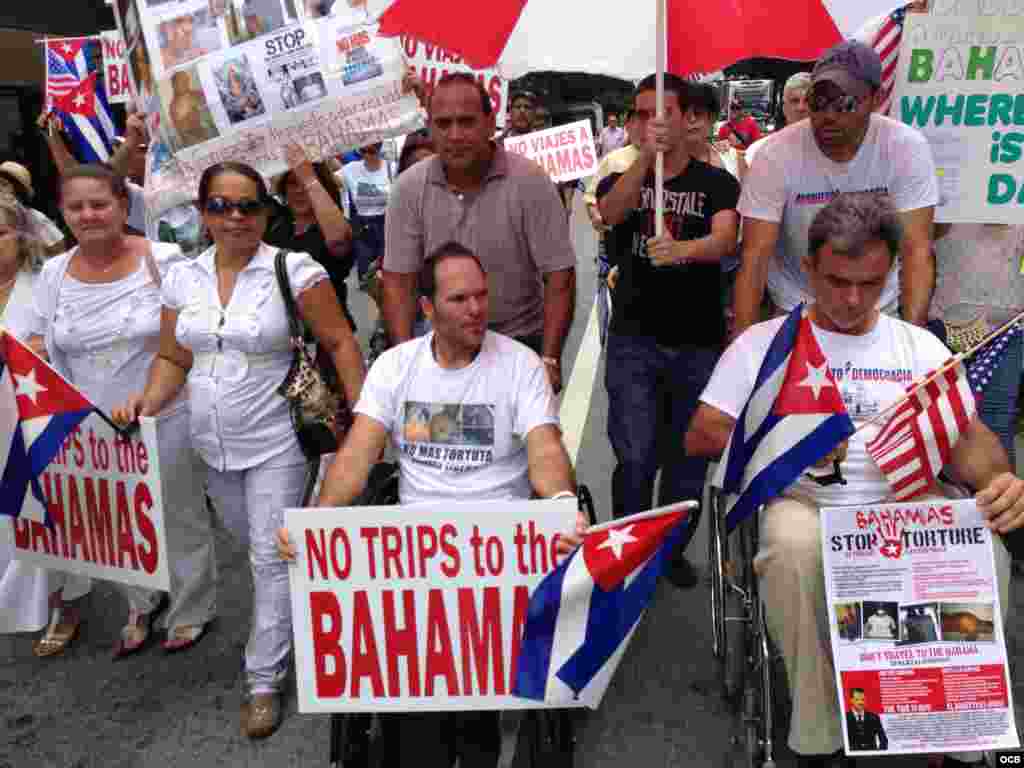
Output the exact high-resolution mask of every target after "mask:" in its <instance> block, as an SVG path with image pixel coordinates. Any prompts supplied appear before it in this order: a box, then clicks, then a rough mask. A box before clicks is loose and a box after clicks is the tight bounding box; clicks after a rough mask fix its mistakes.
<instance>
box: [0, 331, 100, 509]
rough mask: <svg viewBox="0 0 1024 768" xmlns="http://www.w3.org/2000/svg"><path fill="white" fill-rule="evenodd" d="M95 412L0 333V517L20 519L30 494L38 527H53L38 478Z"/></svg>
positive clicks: (58, 377)
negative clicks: (6, 516)
mask: <svg viewBox="0 0 1024 768" xmlns="http://www.w3.org/2000/svg"><path fill="white" fill-rule="evenodd" d="M94 410H96V409H95V407H94V406H93V404H92V403H90V402H89V401H88V400H86V399H85V397H84V396H83V395H82V394H81V393H80V392H79V391H78V390H77V389H75V388H74V387H73V386H71V384H69V383H68V382H66V381H65V380H64V379H63V378H62V377H61V375H60V374H59V373H57V372H56V371H55V370H53V368H51V367H50V366H49V365H47V363H46V362H45V361H43V360H42V359H41V358H40V357H38V356H37V355H36V354H35V353H34V352H33V351H32V350H31V349H29V348H28V347H27V346H25V345H24V344H22V343H21V342H20V341H18V339H16V338H15V337H14V336H13V335H11V334H10V333H9V332H8V331H6V330H3V329H0V467H3V475H0V514H2V515H9V516H10V517H18V516H20V515H21V513H22V509H23V508H24V507H25V506H26V505H25V498H26V496H28V492H29V490H31V491H32V495H31V497H30V498H34V499H35V500H36V501H38V502H39V506H38V507H37V509H39V508H41V509H42V513H41V514H40V518H41V520H40V522H45V523H46V525H47V526H52V524H53V522H52V520H51V519H50V516H49V513H48V511H47V509H48V508H47V506H46V499H45V497H44V495H43V491H42V487H41V486H40V483H39V476H40V475H41V474H42V473H43V471H44V470H45V469H46V467H47V466H48V465H49V464H50V462H51V461H53V458H54V457H55V456H56V455H57V452H58V451H59V450H60V448H61V446H62V445H63V444H64V440H65V439H66V438H67V437H68V435H70V434H71V433H72V432H74V430H75V428H76V427H77V426H78V425H79V424H80V423H81V422H82V421H83V420H84V419H85V418H86V417H88V416H89V414H90V413H92V412H93V411H94ZM31 506H35V505H31Z"/></svg>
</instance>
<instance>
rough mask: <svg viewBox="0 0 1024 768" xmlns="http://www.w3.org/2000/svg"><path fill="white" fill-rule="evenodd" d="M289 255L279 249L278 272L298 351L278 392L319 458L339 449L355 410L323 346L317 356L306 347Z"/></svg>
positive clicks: (303, 441) (302, 442)
mask: <svg viewBox="0 0 1024 768" xmlns="http://www.w3.org/2000/svg"><path fill="white" fill-rule="evenodd" d="M287 255H288V251H285V250H283V249H282V250H280V251H278V252H277V256H276V258H275V259H274V272H275V273H276V275H277V286H278V288H279V289H280V291H281V298H282V299H284V306H285V312H286V314H287V315H288V327H289V330H290V334H291V344H292V349H293V350H294V351H293V356H292V365H291V368H289V369H288V374H287V375H286V376H285V377H284V381H282V382H281V385H280V386H279V387H278V388H277V392H278V394H280V395H282V396H283V397H284V398H285V399H286V400H287V401H288V402H289V404H290V405H291V413H292V424H293V425H294V427H295V435H296V437H297V438H298V440H299V446H300V447H301V448H302V452H303V453H304V454H305V455H306V458H308V459H317V458H319V457H320V456H322V455H323V454H325V453H333V452H334V451H337V450H338V445H339V444H340V441H341V438H343V437H344V435H345V433H346V432H348V429H349V427H350V426H351V424H352V411H351V407H350V405H349V402H348V400H347V399H346V397H345V395H344V394H343V390H342V388H341V387H340V386H339V385H340V382H339V381H338V376H337V373H336V372H335V370H334V365H333V364H332V363H331V361H330V360H329V359H327V357H326V355H324V354H322V353H321V352H320V350H319V347H318V350H317V355H316V357H315V358H314V357H313V355H311V354H310V353H309V349H308V348H307V347H306V342H305V339H304V333H303V323H302V320H301V318H300V317H299V309H298V306H297V305H296V304H295V297H294V296H292V289H291V284H290V283H289V281H288V271H287V269H286V268H285V258H286V257H287Z"/></svg>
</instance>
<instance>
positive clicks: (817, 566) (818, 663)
mask: <svg viewBox="0 0 1024 768" xmlns="http://www.w3.org/2000/svg"><path fill="white" fill-rule="evenodd" d="M993 551H994V553H995V566H996V578H997V580H998V582H999V599H1000V602H1001V603H1002V609H1003V624H1004V626H1005V623H1006V615H1007V611H1008V607H1009V604H1010V603H1009V591H1010V554H1009V553H1008V552H1007V551H1006V547H1005V546H1004V545H1003V543H1002V540H1001V539H999V538H998V537H996V539H995V546H994V547H993ZM754 570H755V571H756V572H757V575H758V578H759V580H760V586H761V597H762V599H763V600H764V605H765V614H766V616H765V618H766V620H767V623H768V631H769V633H770V634H771V637H772V639H773V640H774V641H775V644H776V645H777V646H778V649H779V651H780V652H781V654H782V657H783V659H784V660H785V664H786V678H787V680H788V683H789V693H790V697H791V698H792V700H793V717H792V722H791V723H790V727H789V746H790V748H791V749H792V750H793V751H794V752H797V753H799V754H802V755H820V754H827V753H832V752H835V751H836V750H837V749H840V748H842V746H843V733H842V714H841V713H840V711H839V701H838V698H837V693H836V675H835V668H834V666H833V661H832V643H831V638H830V634H829V616H828V604H827V602H826V599H825V571H824V566H823V564H822V556H821V523H820V520H819V517H818V510H817V508H816V507H813V506H810V505H808V504H806V503H804V502H802V501H797V500H796V499H777V500H776V501H774V502H772V503H771V504H769V505H768V507H767V508H766V509H765V510H764V512H762V514H761V530H760V546H759V548H758V552H757V556H756V557H755V558H754Z"/></svg>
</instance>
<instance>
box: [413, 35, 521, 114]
mask: <svg viewBox="0 0 1024 768" xmlns="http://www.w3.org/2000/svg"><path fill="white" fill-rule="evenodd" d="M400 39H401V41H402V50H403V51H404V52H405V55H406V57H407V58H408V60H409V65H410V66H412V67H414V68H415V70H416V74H417V75H418V76H419V78H420V80H422V81H423V85H424V86H425V87H426V89H427V93H428V94H429V93H430V92H431V91H432V90H433V88H434V86H435V85H436V84H437V81H438V80H440V79H441V78H442V77H444V76H445V75H447V74H449V73H451V72H466V73H469V74H471V75H474V76H475V77H476V79H477V80H479V81H480V85H482V86H483V87H484V90H486V91H487V93H488V95H489V96H490V97H491V103H492V104H494V116H495V118H497V125H498V127H499V128H504V126H505V118H506V115H507V113H508V80H506V79H505V78H504V77H502V76H501V74H500V73H499V72H498V70H497V69H473V68H472V67H470V66H469V65H468V64H466V63H465V62H463V61H462V57H461V56H459V54H457V53H452V52H451V51H447V50H445V49H444V48H441V47H439V46H436V45H433V44H431V43H424V42H422V41H420V40H417V39H416V38H414V37H406V36H405V35H402V36H401V38H400ZM428 98H429V96H428Z"/></svg>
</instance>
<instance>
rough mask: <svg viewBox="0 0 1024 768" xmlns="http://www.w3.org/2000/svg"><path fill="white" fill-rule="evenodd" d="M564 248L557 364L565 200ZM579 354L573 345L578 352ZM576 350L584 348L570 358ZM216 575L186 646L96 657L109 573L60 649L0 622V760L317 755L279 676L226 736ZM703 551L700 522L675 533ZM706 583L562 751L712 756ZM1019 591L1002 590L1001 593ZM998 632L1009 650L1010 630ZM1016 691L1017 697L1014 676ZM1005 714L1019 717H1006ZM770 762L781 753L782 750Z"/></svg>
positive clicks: (606, 477)
mask: <svg viewBox="0 0 1024 768" xmlns="http://www.w3.org/2000/svg"><path fill="white" fill-rule="evenodd" d="M572 224H573V233H574V240H575V244H576V249H577V255H578V283H577V305H576V320H575V323H574V325H573V330H572V335H571V337H570V341H569V344H568V347H567V350H566V356H565V377H566V379H567V380H568V378H569V372H570V371H571V369H572V367H573V365H574V363H575V362H576V358H577V355H578V354H579V352H580V341H581V338H582V337H583V334H584V330H585V327H586V323H587V319H588V316H589V313H590V310H591V306H592V303H593V297H594V293H595V282H596V269H595V265H594V254H595V250H596V243H595V240H594V235H593V232H592V230H591V228H590V226H589V223H588V222H587V220H586V216H585V215H584V214H583V212H582V209H581V207H580V206H579V200H578V198H577V208H576V210H575V211H574V215H573V221H572ZM350 296H351V297H352V310H353V313H354V314H355V316H356V319H357V322H358V323H359V326H360V336H361V339H362V340H363V341H364V342H365V340H366V337H367V335H368V333H369V330H370V328H371V326H372V318H371V310H370V308H369V307H368V305H367V301H366V299H365V297H364V296H363V295H362V294H360V293H359V291H358V290H355V289H354V286H353V290H352V291H351V292H350ZM582 354H583V356H584V357H586V356H587V354H588V353H587V352H586V351H584V352H583V353H582ZM582 362H584V363H589V362H591V361H589V360H585V361H582ZM603 378H604V372H603V365H602V364H600V363H599V364H598V367H597V374H596V379H595V386H594V388H593V392H592V398H591V400H590V407H589V418H588V420H587V422H586V428H585V431H584V433H583V439H582V445H581V450H580V454H579V457H578V461H577V473H578V477H579V479H580V481H581V482H584V483H586V484H587V485H588V486H589V487H590V489H591V491H592V492H593V495H594V498H595V500H596V502H597V508H598V516H599V517H600V518H601V519H607V517H608V516H609V508H610V478H611V472H612V468H613V466H614V460H613V457H612V453H611V449H610V447H609V445H608V439H607V436H606V429H605V422H606V412H607V398H606V395H605V390H604V385H603ZM218 552H219V562H220V572H221V589H220V598H219V603H220V604H219V614H220V615H219V618H218V620H217V621H216V623H215V625H214V627H213V631H212V632H211V633H210V634H209V635H208V636H207V637H206V638H205V639H204V640H203V641H202V642H201V643H200V644H199V645H198V646H197V647H196V648H195V649H193V650H191V651H190V652H188V653H187V654H182V655H177V656H173V655H172V656H168V655H165V654H164V653H163V652H162V651H161V650H160V649H159V647H157V646H153V647H150V648H148V649H147V650H146V651H144V652H143V653H141V654H139V655H137V656H134V657H131V658H128V659H125V660H122V661H119V662H116V663H115V662H113V661H112V660H111V657H110V651H111V647H112V645H113V644H114V641H115V639H116V636H117V633H118V630H119V628H120V626H121V624H122V623H123V621H124V619H125V616H126V612H127V608H126V606H125V605H123V603H122V601H121V599H120V598H119V597H117V596H116V595H115V593H114V592H113V590H112V589H111V588H110V587H109V585H104V584H98V585H96V586H95V587H94V589H93V592H92V594H91V596H90V597H89V598H88V603H87V605H86V607H85V610H84V614H85V616H86V623H85V625H84V626H83V632H82V635H81V637H80V638H79V640H78V642H76V643H75V645H74V646H73V647H72V649H71V650H70V651H69V652H68V653H66V654H65V655H64V656H63V657H59V658H55V659H42V660H40V659H36V658H34V657H33V655H32V653H31V642H32V637H30V636H14V637H12V636H0V768H100V767H101V766H102V768H143V767H146V768H150V767H152V766H162V765H168V766H175V768H188V767H189V766H196V768H213V767H214V766H226V767H230V768H243V767H246V768H249V767H251V766H275V767H278V766H280V767H281V768H284V767H285V766H304V767H305V766H326V765H327V757H328V744H329V742H328V737H329V733H328V718H327V717H323V716H304V715H299V714H298V713H297V712H296V711H295V701H294V692H293V691H294V685H291V687H290V690H291V691H292V693H291V694H290V695H289V698H288V701H287V704H286V719H285V722H284V723H283V725H282V727H281V729H280V730H279V731H278V732H277V733H276V734H275V735H274V736H273V737H271V738H270V739H268V740H266V741H264V742H259V743H254V742H250V741H249V740H248V739H247V738H245V737H244V736H243V735H241V733H240V730H239V706H240V696H241V683H242V670H241V657H242V650H243V647H244V645H245V639H246V634H247V627H248V624H249V611H250V602H251V599H250V596H251V579H250V575H249V567H248V561H247V554H246V552H245V551H243V549H242V548H241V547H240V546H239V545H238V544H237V543H235V542H233V541H231V540H230V539H229V538H227V537H226V536H222V537H220V541H219V542H218ZM690 552H691V556H692V559H693V560H694V562H696V563H697V564H698V565H700V566H703V565H704V564H705V563H706V533H705V532H704V530H703V525H702V530H700V531H698V533H697V535H696V537H695V539H694V543H693V545H692V546H691V548H690ZM709 600H710V592H709V590H708V588H707V587H706V586H705V585H704V584H703V583H702V584H701V585H700V586H698V587H697V588H695V589H692V590H688V591H679V590H677V589H675V588H673V587H671V586H669V585H667V584H663V585H662V586H661V587H660V589H659V591H658V593H657V595H656V598H655V601H654V604H653V605H652V607H651V608H650V610H649V612H648V614H647V616H646V617H645V619H644V622H643V624H642V626H641V627H640V628H639V629H638V631H637V632H636V634H635V635H634V637H633V640H632V644H631V647H630V649H629V651H628V652H627V654H626V656H625V658H624V660H623V662H622V665H621V667H620V669H619V671H618V674H617V675H616V677H615V679H614V681H613V683H612V685H611V688H610V689H609V691H608V693H607V695H606V697H605V699H604V702H603V704H602V706H601V708H600V709H599V710H597V711H596V712H591V713H587V714H586V715H584V716H583V717H581V719H580V722H579V725H578V729H577V733H578V738H579V743H578V748H577V754H576V765H578V766H587V767H588V768H590V767H591V766H592V767H593V768H606V767H607V768H611V767H612V766H616V767H618V766H623V765H633V766H675V765H697V766H725V765H729V764H731V763H732V760H733V758H734V757H735V756H736V754H737V750H736V749H735V747H733V746H732V744H731V738H732V736H733V735H734V734H736V733H738V730H737V729H736V727H735V723H734V720H733V718H732V717H731V715H730V713H729V712H728V710H727V708H726V707H725V706H724V705H723V703H722V701H721V699H720V697H719V695H718V685H717V682H716V679H717V678H716V667H715V664H714V660H713V657H712V654H711V626H710V607H709ZM1020 603H1021V601H1020V600H1019V599H1018V600H1015V601H1014V605H1015V607H1017V606H1020ZM1015 613H1016V615H1017V617H1018V618H1014V619H1011V625H1010V627H1008V631H1007V636H1008V638H1010V643H1011V654H1012V655H1013V656H1014V657H1016V653H1015V648H1014V645H1015V643H1014V642H1013V638H1014V637H1015V635H1016V632H1015V631H1014V630H1015V629H1017V628H1021V627H1022V621H1021V619H1020V618H1019V617H1020V615H1021V613H1022V612H1021V611H1019V610H1017V611H1015ZM1014 688H1015V691H1014V693H1015V696H1016V698H1017V699H1018V700H1020V698H1021V694H1022V693H1024V692H1022V691H1021V689H1020V686H1019V685H1015V686H1014ZM1018 719H1019V718H1018ZM779 762H780V765H784V766H788V765H791V764H792V758H791V756H789V755H788V754H786V753H785V751H784V750H783V754H782V755H781V759H780V761H779ZM889 764H900V765H911V764H913V765H921V766H923V765H924V761H923V759H921V758H917V759H903V760H896V759H893V758H880V759H875V760H872V761H870V765H871V766H878V767H879V768H881V766H882V765H889Z"/></svg>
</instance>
